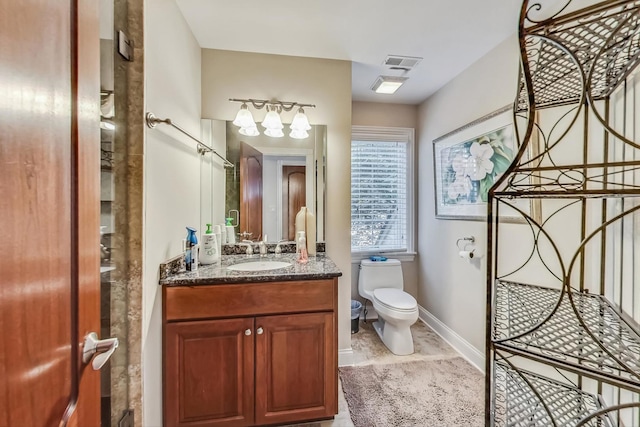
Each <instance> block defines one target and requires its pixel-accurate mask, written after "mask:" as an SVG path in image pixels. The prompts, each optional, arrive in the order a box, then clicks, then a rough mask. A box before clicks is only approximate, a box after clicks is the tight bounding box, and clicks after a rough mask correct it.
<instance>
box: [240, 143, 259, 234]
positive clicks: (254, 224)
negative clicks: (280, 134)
mask: <svg viewBox="0 0 640 427" xmlns="http://www.w3.org/2000/svg"><path fill="white" fill-rule="evenodd" d="M243 232H246V233H251V235H250V237H249V240H258V239H261V238H262V153H261V152H260V151H258V150H256V149H255V148H253V147H252V146H250V145H249V144H247V143H245V142H242V143H240V233H243Z"/></svg>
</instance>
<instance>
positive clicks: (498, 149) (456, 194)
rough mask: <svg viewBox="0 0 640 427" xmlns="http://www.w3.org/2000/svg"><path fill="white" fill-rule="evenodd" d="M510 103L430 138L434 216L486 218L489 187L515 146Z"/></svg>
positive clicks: (502, 169) (503, 169)
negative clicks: (432, 162)
mask: <svg viewBox="0 0 640 427" xmlns="http://www.w3.org/2000/svg"><path fill="white" fill-rule="evenodd" d="M511 108H512V107H511V105H509V106H506V107H503V108H501V109H499V110H497V111H494V112H493V113H491V114H488V115H486V116H484V117H481V118H480V119H477V120H475V121H473V122H471V123H469V124H467V125H465V126H463V127H461V128H459V129H456V130H454V131H452V132H449V133H447V134H446V135H443V136H441V137H439V138H437V139H435V140H434V141H433V160H434V171H435V196H436V218H441V219H471V220H486V219H487V197H488V192H489V189H490V188H491V186H492V185H493V184H494V183H495V182H496V181H497V179H498V178H499V177H500V176H501V175H502V174H503V173H504V172H505V171H506V170H507V169H508V167H509V165H510V164H511V162H512V161H513V159H514V157H515V155H516V153H517V150H518V147H517V142H516V140H515V135H514V132H513V123H512V117H513V116H512V113H511V111H512V110H511Z"/></svg>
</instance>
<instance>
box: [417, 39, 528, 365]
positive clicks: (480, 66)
mask: <svg viewBox="0 0 640 427" xmlns="http://www.w3.org/2000/svg"><path fill="white" fill-rule="evenodd" d="M518 55H519V50H518V43H517V39H516V37H515V35H514V36H513V37H511V38H509V39H508V40H505V41H504V42H503V43H501V44H500V45H499V46H498V47H496V48H495V49H493V50H492V51H491V52H489V53H488V54H487V55H485V56H484V57H482V58H481V59H480V60H479V61H477V62H476V63H474V64H473V65H472V66H471V67H469V68H468V69H467V70H465V71H464V72H462V73H461V74H460V75H458V76H457V77H455V78H454V79H453V80H452V81H451V82H450V83H448V84H447V85H446V86H444V87H443V88H442V89H440V90H439V91H438V92H437V93H435V94H434V95H432V96H431V97H430V98H429V99H427V100H426V101H425V102H424V103H423V104H421V105H420V107H419V123H420V125H419V133H418V135H419V137H418V141H419V144H418V153H419V154H418V161H419V164H418V213H419V218H420V219H419V224H418V252H419V254H420V257H419V267H418V269H419V271H418V277H419V284H418V303H419V304H420V305H421V306H422V307H424V308H425V309H426V310H427V311H429V312H430V313H431V314H432V315H434V316H435V317H436V318H437V319H438V320H440V321H441V322H442V323H444V324H445V325H446V326H447V327H448V328H450V329H451V330H453V331H454V332H455V333H456V334H458V335H459V336H460V337H462V338H463V339H464V340H466V341H467V342H468V343H470V344H471V345H472V346H473V347H475V348H476V349H477V350H479V351H480V352H481V353H484V338H485V335H484V330H485V301H486V263H485V259H484V258H480V259H478V260H477V261H476V262H474V263H468V262H467V261H465V260H462V259H460V258H458V256H457V251H458V250H457V248H456V240H457V239H459V238H460V237H464V236H474V237H475V238H476V246H477V247H478V248H484V247H485V246H486V233H487V229H486V222H485V221H459V220H441V219H436V218H435V205H434V203H435V197H434V185H433V180H434V178H433V177H434V175H433V140H434V139H436V138H437V137H439V136H441V135H444V134H446V133H447V132H450V131H452V130H454V129H457V128H459V127H460V126H463V125H465V124H466V123H469V122H471V121H473V120H475V119H477V118H480V117H482V116H484V115H486V114H488V113H490V112H492V111H494V110H497V109H498V108H500V107H502V106H504V105H507V104H509V103H511V102H513V99H514V97H515V93H516V87H517V81H518V60H519V56H518ZM519 226H521V225H519V224H516V225H514V227H519ZM474 261H475V260H474Z"/></svg>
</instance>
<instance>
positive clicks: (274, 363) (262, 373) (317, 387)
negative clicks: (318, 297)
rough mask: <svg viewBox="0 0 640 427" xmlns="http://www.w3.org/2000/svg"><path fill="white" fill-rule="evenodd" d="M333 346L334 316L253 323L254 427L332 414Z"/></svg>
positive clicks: (267, 318) (314, 315)
mask: <svg viewBox="0 0 640 427" xmlns="http://www.w3.org/2000/svg"><path fill="white" fill-rule="evenodd" d="M261 331H262V333H261ZM335 340H336V336H335V331H334V324H333V313H310V314H296V315H288V316H265V317H258V318H256V423H257V424H271V423H284V422H293V421H303V420H311V419H318V418H328V417H332V416H334V415H335V414H336V412H337V411H336V410H337V356H336V351H337V350H336V342H335Z"/></svg>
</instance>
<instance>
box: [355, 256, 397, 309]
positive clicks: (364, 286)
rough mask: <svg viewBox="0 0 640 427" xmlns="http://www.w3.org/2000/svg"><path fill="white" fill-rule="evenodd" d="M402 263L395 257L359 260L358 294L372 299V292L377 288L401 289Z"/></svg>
mask: <svg viewBox="0 0 640 427" xmlns="http://www.w3.org/2000/svg"><path fill="white" fill-rule="evenodd" d="M403 286H404V283H403V281H402V264H401V263H400V260H397V259H387V260H386V261H371V260H370V259H363V260H362V261H360V274H359V275H358V293H359V294H360V296H362V297H364V298H367V299H369V300H370V299H372V298H373V296H372V293H373V291H374V290H375V289H378V288H396V289H402V288H403Z"/></svg>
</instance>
